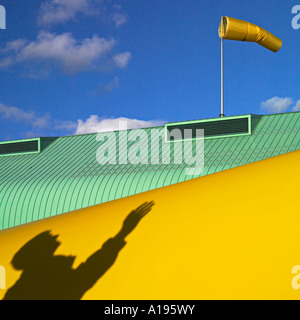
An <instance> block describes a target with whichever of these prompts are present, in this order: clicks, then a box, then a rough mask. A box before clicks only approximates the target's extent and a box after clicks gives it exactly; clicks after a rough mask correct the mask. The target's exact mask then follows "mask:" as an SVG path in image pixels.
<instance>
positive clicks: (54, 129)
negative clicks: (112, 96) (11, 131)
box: [0, 103, 165, 137]
mask: <svg viewBox="0 0 300 320" xmlns="http://www.w3.org/2000/svg"><path fill="white" fill-rule="evenodd" d="M0 118H2V119H6V120H10V121H12V122H17V123H21V124H23V125H27V126H28V127H29V128H30V130H29V131H28V132H27V133H25V136H26V137H33V136H35V137H37V136H41V135H44V134H46V135H47V134H49V132H51V136H53V135H61V134H64V133H67V134H86V133H96V132H108V131H117V130H125V129H138V128H148V127H156V126H162V125H164V123H165V122H164V121H161V120H148V121H144V120H137V119H130V118H125V117H120V118H111V119H105V118H100V117H99V116H98V115H91V116H90V117H89V118H87V119H86V120H85V121H83V120H81V119H79V120H77V122H75V121H72V120H58V119H53V118H52V117H51V116H50V114H49V113H45V114H44V115H41V116H39V115H37V114H36V113H35V112H33V111H24V110H22V109H20V108H16V107H8V106H6V105H4V104H1V103H0Z"/></svg>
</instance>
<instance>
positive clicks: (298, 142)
mask: <svg viewBox="0 0 300 320" xmlns="http://www.w3.org/2000/svg"><path fill="white" fill-rule="evenodd" d="M299 120H300V112H294V113H285V114H275V115H265V116H262V117H261V118H260V120H259V122H258V123H257V125H256V126H255V128H254V130H253V132H252V134H251V135H246V136H245V135H244V136H232V137H222V138H216V139H205V142H204V145H205V167H204V170H203V172H202V173H201V175H200V176H204V175H208V174H212V173H215V172H218V171H222V170H226V169H230V168H234V167H237V166H241V165H244V164H248V163H251V162H255V161H259V160H263V159H267V158H270V157H274V156H277V155H280V154H284V153H288V152H292V151H295V150H299V149H300V132H299V124H300V121H299ZM133 131H134V130H133ZM145 132H146V133H147V134H148V136H149V139H150V132H151V128H148V129H145ZM117 134H118V133H117ZM96 136H97V134H86V135H74V136H67V137H59V138H57V139H55V140H54V141H53V142H52V143H50V144H49V145H48V146H47V147H46V148H45V149H44V150H42V152H41V153H37V154H24V155H14V156H6V157H0V168H1V171H0V229H5V228H9V227H13V226H17V225H20V224H24V223H28V222H32V221H35V220H39V219H43V218H46V217H50V216H53V215H57V214H61V213H65V212H69V211H71V210H76V209H80V208H84V207H88V206H92V205H95V204H99V203H103V202H106V201H110V200H115V199H118V198H122V197H126V196H130V195H133V194H137V193H140V192H144V191H148V190H152V189H156V188H160V187H164V186H167V185H170V184H174V183H178V182H182V181H185V180H188V179H191V178H194V177H192V176H187V175H186V174H185V168H186V166H185V165H175V164H161V165H153V164H152V165H151V164H144V165H143V164H139V165H130V164H127V165H120V164H117V165H111V164H106V165H99V163H98V162H97V160H96V151H97V149H98V148H99V145H100V142H99V141H97V140H96Z"/></svg>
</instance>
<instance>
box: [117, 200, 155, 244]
mask: <svg viewBox="0 0 300 320" xmlns="http://www.w3.org/2000/svg"><path fill="white" fill-rule="evenodd" d="M153 206H154V202H153V201H151V202H145V203H143V204H142V205H140V206H139V207H138V208H136V209H135V210H133V211H131V212H130V213H129V215H128V216H127V218H126V219H125V220H124V222H123V227H122V229H121V231H120V232H119V236H120V237H122V238H123V239H124V238H125V237H126V236H128V235H129V233H131V232H132V231H133V230H134V228H135V227H136V226H137V225H138V223H139V222H140V221H141V220H142V218H143V217H144V216H145V215H146V214H147V213H149V212H150V211H151V209H152V207H153Z"/></svg>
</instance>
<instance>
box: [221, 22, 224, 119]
mask: <svg viewBox="0 0 300 320" xmlns="http://www.w3.org/2000/svg"><path fill="white" fill-rule="evenodd" d="M223 60H224V53H223V17H222V18H221V114H220V117H225V114H224V62H223Z"/></svg>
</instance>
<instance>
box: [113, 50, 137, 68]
mask: <svg viewBox="0 0 300 320" xmlns="http://www.w3.org/2000/svg"><path fill="white" fill-rule="evenodd" d="M131 57H132V56H131V53H130V52H123V53H119V54H116V55H115V56H113V61H114V63H115V65H116V66H117V67H118V68H120V69H124V68H126V67H127V65H128V63H129V60H130V59H131Z"/></svg>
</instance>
